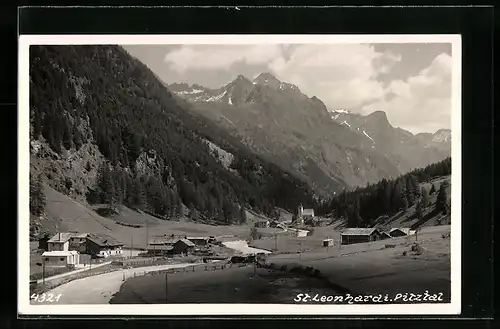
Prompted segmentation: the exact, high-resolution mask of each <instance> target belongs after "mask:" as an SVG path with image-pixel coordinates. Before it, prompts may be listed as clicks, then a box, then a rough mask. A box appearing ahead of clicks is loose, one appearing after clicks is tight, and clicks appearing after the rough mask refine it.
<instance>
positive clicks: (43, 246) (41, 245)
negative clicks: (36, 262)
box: [38, 235, 50, 250]
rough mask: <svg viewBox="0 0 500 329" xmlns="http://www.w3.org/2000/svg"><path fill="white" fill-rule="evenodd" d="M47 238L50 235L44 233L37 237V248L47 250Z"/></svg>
mask: <svg viewBox="0 0 500 329" xmlns="http://www.w3.org/2000/svg"><path fill="white" fill-rule="evenodd" d="M49 239H50V236H48V235H44V236H42V237H40V238H39V239H38V249H41V250H49Z"/></svg>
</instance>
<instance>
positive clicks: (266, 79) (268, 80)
mask: <svg viewBox="0 0 500 329" xmlns="http://www.w3.org/2000/svg"><path fill="white" fill-rule="evenodd" d="M253 83H254V84H258V85H263V86H268V87H271V88H273V89H275V90H277V89H278V88H279V87H280V85H281V81H280V80H278V79H277V78H276V77H275V76H274V75H272V74H271V73H268V72H263V73H261V74H259V76H258V77H257V78H255V80H254V81H253Z"/></svg>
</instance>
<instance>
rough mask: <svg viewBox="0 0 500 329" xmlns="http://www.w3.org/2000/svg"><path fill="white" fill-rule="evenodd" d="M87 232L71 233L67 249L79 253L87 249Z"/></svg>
mask: <svg viewBox="0 0 500 329" xmlns="http://www.w3.org/2000/svg"><path fill="white" fill-rule="evenodd" d="M87 236H88V233H71V234H70V237H69V245H68V247H69V250H76V251H78V252H79V253H85V251H86V250H87Z"/></svg>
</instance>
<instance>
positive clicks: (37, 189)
mask: <svg viewBox="0 0 500 329" xmlns="http://www.w3.org/2000/svg"><path fill="white" fill-rule="evenodd" d="M44 209H45V193H44V189H43V178H42V175H38V177H37V178H36V180H34V178H33V176H32V175H31V174H30V213H31V214H32V215H35V216H41V215H42V214H43V211H44Z"/></svg>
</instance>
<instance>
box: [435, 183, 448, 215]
mask: <svg viewBox="0 0 500 329" xmlns="http://www.w3.org/2000/svg"><path fill="white" fill-rule="evenodd" d="M446 187H447V184H445V183H444V182H443V183H441V187H440V188H439V192H438V195H437V199H436V211H438V212H440V213H442V214H447V213H448V195H447V193H446Z"/></svg>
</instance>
